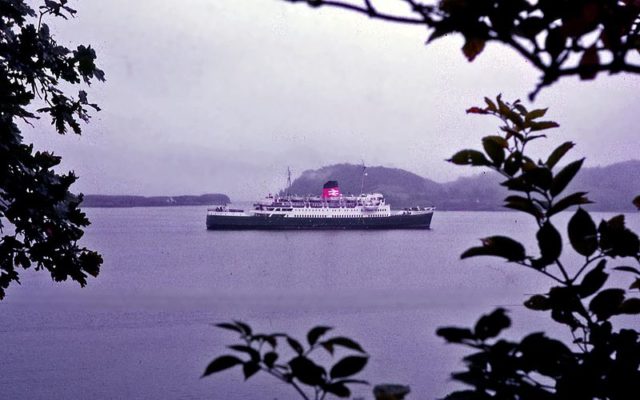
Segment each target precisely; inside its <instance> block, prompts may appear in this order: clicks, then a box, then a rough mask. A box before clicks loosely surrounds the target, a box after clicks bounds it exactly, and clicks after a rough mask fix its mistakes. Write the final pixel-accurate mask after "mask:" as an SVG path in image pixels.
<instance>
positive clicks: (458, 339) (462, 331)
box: [436, 327, 475, 343]
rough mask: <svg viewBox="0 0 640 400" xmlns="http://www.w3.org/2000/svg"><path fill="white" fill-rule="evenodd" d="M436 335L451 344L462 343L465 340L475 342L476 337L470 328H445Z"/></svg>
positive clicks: (440, 329)
mask: <svg viewBox="0 0 640 400" xmlns="http://www.w3.org/2000/svg"><path fill="white" fill-rule="evenodd" d="M436 335H438V336H440V337H441V338H444V340H446V341H447V342H449V343H462V342H463V341H465V340H474V339H475V335H474V334H473V332H471V329H468V328H456V327H445V328H438V330H436Z"/></svg>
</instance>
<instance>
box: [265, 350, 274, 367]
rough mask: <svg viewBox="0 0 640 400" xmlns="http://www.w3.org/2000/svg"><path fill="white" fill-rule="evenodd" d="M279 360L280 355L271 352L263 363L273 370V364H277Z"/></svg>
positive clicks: (266, 355)
mask: <svg viewBox="0 0 640 400" xmlns="http://www.w3.org/2000/svg"><path fill="white" fill-rule="evenodd" d="M277 359H278V353H276V352H273V351H270V352H268V353H266V354H265V355H264V358H263V361H264V364H265V365H266V366H267V367H269V368H273V364H275V362H276V360H277Z"/></svg>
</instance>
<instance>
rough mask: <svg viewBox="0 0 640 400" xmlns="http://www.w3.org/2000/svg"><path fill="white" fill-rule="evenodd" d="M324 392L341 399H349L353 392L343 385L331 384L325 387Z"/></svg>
mask: <svg viewBox="0 0 640 400" xmlns="http://www.w3.org/2000/svg"><path fill="white" fill-rule="evenodd" d="M324 391H325V392H327V393H331V394H333V395H335V396H337V397H340V398H343V399H345V398H348V397H349V396H351V391H350V390H349V388H348V387H347V386H346V385H345V384H343V383H337V382H336V383H331V384H329V385H327V386H325V387H324Z"/></svg>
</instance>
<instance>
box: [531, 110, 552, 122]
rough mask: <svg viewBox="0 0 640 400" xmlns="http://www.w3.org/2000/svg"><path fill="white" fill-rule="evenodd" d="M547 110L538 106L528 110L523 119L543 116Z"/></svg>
mask: <svg viewBox="0 0 640 400" xmlns="http://www.w3.org/2000/svg"><path fill="white" fill-rule="evenodd" d="M547 110H548V109H547V108H540V109H537V110H532V111H529V112H528V113H527V115H526V117H525V120H527V121H533V120H534V119H537V118H541V117H544V115H545V114H546V113H547Z"/></svg>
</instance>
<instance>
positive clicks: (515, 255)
mask: <svg viewBox="0 0 640 400" xmlns="http://www.w3.org/2000/svg"><path fill="white" fill-rule="evenodd" d="M475 256H496V257H502V258H506V259H507V260H508V261H522V260H524V259H525V257H526V254H525V250H524V246H522V244H520V243H519V242H517V241H515V240H513V239H511V238H508V237H505V236H491V237H488V238H484V239H482V247H472V248H470V249H468V250H467V251H465V252H464V253H462V255H461V256H460V258H462V259H464V258H469V257H475Z"/></svg>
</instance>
